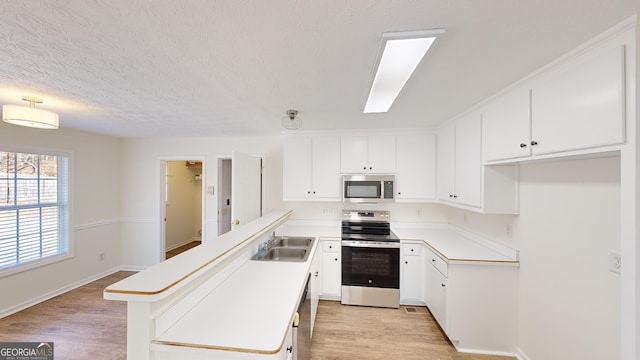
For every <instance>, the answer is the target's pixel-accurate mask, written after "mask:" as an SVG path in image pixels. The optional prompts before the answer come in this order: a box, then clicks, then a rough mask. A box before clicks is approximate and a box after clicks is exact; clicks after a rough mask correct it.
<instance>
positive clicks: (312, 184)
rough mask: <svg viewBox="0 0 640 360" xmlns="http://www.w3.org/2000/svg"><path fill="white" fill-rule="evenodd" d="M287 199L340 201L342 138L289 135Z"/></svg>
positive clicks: (285, 178) (286, 147) (284, 191)
mask: <svg viewBox="0 0 640 360" xmlns="http://www.w3.org/2000/svg"><path fill="white" fill-rule="evenodd" d="M282 183H283V189H282V194H283V199H284V200H325V201H339V200H340V138H339V137H338V136H313V137H311V136H290V137H285V139H284V151H283V181H282Z"/></svg>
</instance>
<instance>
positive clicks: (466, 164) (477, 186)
mask: <svg viewBox="0 0 640 360" xmlns="http://www.w3.org/2000/svg"><path fill="white" fill-rule="evenodd" d="M481 129H482V128H481V122H480V115H479V114H471V115H469V116H467V117H464V118H461V119H459V120H458V121H456V122H455V123H454V124H452V125H449V126H447V127H445V128H444V129H443V130H442V131H441V132H440V134H439V135H438V152H437V153H438V161H437V164H438V167H437V173H438V199H439V200H441V201H445V202H453V203H458V204H462V205H468V206H473V207H480V206H481V203H480V201H481V187H482V152H481V150H482V149H481Z"/></svg>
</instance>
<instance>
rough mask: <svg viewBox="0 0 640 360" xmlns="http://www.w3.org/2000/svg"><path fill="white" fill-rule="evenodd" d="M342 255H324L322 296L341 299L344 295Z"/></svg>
mask: <svg viewBox="0 0 640 360" xmlns="http://www.w3.org/2000/svg"><path fill="white" fill-rule="evenodd" d="M341 256H342V255H341V253H340V252H339V251H338V252H335V253H324V254H322V294H323V295H325V296H331V297H338V298H339V297H340V295H341V293H342V277H341V276H342V269H341V266H342V261H341Z"/></svg>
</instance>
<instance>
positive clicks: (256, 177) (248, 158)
mask: <svg viewBox="0 0 640 360" xmlns="http://www.w3.org/2000/svg"><path fill="white" fill-rule="evenodd" d="M261 166H262V165H261V161H260V158H259V157H256V156H252V155H248V154H242V153H238V152H235V151H234V152H232V153H231V200H232V201H233V204H232V206H231V219H232V229H235V228H236V227H238V226H242V225H244V224H246V223H248V222H250V221H252V220H255V219H257V218H259V217H260V207H261V197H262V193H261V180H260V179H261V176H260V173H261V171H260V167H261Z"/></svg>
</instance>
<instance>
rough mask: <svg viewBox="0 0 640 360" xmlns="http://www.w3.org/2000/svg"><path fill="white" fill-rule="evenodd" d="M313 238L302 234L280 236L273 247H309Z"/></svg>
mask: <svg viewBox="0 0 640 360" xmlns="http://www.w3.org/2000/svg"><path fill="white" fill-rule="evenodd" d="M314 240H315V238H312V237H303V236H282V237H280V239H279V240H277V241H276V243H275V244H274V245H273V247H303V248H311V245H313V241H314Z"/></svg>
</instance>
